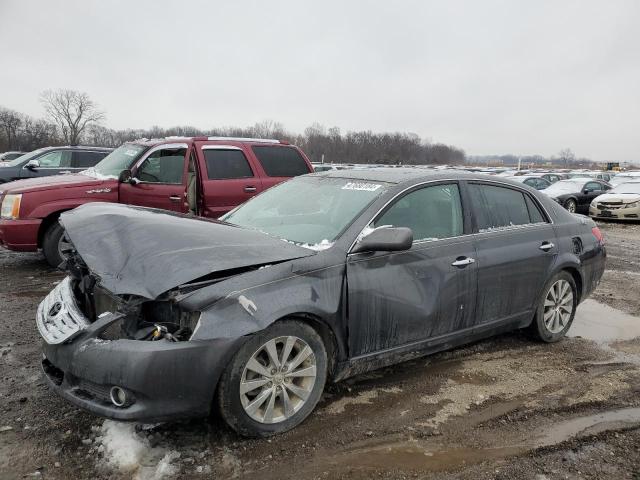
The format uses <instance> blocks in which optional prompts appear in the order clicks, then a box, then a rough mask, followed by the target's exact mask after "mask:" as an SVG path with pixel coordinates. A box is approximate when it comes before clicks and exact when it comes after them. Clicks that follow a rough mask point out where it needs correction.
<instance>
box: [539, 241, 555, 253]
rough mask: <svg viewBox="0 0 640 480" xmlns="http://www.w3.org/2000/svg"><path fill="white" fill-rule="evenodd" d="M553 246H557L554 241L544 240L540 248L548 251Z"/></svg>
mask: <svg viewBox="0 0 640 480" xmlns="http://www.w3.org/2000/svg"><path fill="white" fill-rule="evenodd" d="M553 247H555V245H554V244H553V243H551V242H542V245H540V246H539V247H538V248H539V249H540V250H542V251H543V252H548V251H549V250H551V249H552V248H553Z"/></svg>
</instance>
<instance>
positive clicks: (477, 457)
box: [0, 223, 640, 480]
mask: <svg viewBox="0 0 640 480" xmlns="http://www.w3.org/2000/svg"><path fill="white" fill-rule="evenodd" d="M601 229H602V230H603V232H604V233H605V236H606V239H607V242H608V252H609V258H608V269H607V271H606V273H605V275H604V277H603V281H602V283H601V285H600V287H599V289H598V291H597V292H596V293H595V294H594V295H593V297H592V298H593V300H589V301H587V302H586V303H585V304H583V305H581V307H580V308H579V310H578V315H577V317H576V321H575V324H574V327H573V328H572V330H574V329H575V331H574V335H580V336H577V337H573V338H567V339H565V340H564V341H562V342H560V343H558V344H554V345H542V344H539V343H534V342H532V341H530V340H529V339H528V338H527V337H526V336H525V335H523V334H522V333H520V332H516V333H513V334H509V335H503V336H500V337H497V338H494V339H491V340H488V341H484V342H479V343H476V344H473V345H470V346H467V347H464V348H459V349H456V350H453V351H450V352H444V353H442V354H438V355H434V356H431V357H427V358H423V359H419V360H414V361H411V362H407V363H403V364H400V365H396V366H394V367H392V368H387V369H383V370H380V371H376V372H373V373H370V374H367V375H362V376H359V377H356V378H353V379H349V380H348V381H345V382H342V383H340V384H337V385H331V386H329V387H328V388H327V391H326V394H325V395H324V397H323V399H322V401H321V403H320V405H319V407H318V408H317V409H316V411H315V412H314V413H313V414H312V415H311V416H310V417H309V419H308V420H307V421H306V422H305V423H304V424H303V425H301V426H300V427H298V428H297V429H295V430H294V431H291V432H288V433H285V434H283V435H281V436H278V437H274V438H271V439H269V440H245V439H242V438H239V437H238V436H237V435H235V434H234V433H233V432H231V431H229V429H227V428H226V427H225V426H224V425H223V424H222V422H221V421H220V420H219V419H218V418H212V419H204V420H194V421H189V422H180V423H169V424H161V425H140V424H121V423H115V422H111V421H104V420H102V419H100V418H97V417H94V416H92V415H90V414H87V413H84V412H82V411H79V410H77V409H76V408H74V407H72V406H70V405H68V404H67V403H66V402H64V401H63V400H61V399H59V398H57V397H56V396H55V395H54V394H52V393H51V392H49V391H48V389H47V388H46V386H45V385H44V382H43V380H42V378H41V374H40V370H39V358H40V353H39V337H38V334H37V330H36V327H35V324H34V320H33V319H34V315H35V311H36V307H37V304H38V302H39V301H40V299H41V298H42V297H43V296H44V295H45V294H46V293H47V292H48V291H49V290H50V289H51V288H52V286H53V285H54V283H55V282H57V281H59V280H60V279H61V278H62V276H61V274H60V273H59V272H56V271H53V270H51V269H49V268H48V267H47V266H46V264H45V263H44V261H43V260H42V259H41V257H40V256H39V255H37V254H16V253H12V252H7V251H4V250H0V268H1V272H2V275H0V365H1V369H0V372H1V373H0V378H1V379H2V380H1V382H0V403H1V405H2V406H3V408H2V409H1V410H0V478H2V479H13V478H24V477H40V478H59V479H66V478H113V479H128V478H138V479H161V478H211V477H216V478H232V477H233V478H253V477H256V476H259V477H260V478H262V479H269V478H278V479H285V478H294V477H295V478H297V479H300V478H322V479H324V478H349V479H352V478H356V479H360V478H362V479H365V478H366V479H369V478H427V479H430V478H444V479H453V478H456V479H474V480H475V479H484V478H487V479H489V478H496V479H536V480H544V479H560V478H562V479H578V478H607V479H613V478H616V479H618V478H632V479H638V478H640V428H639V427H640V396H639V395H638V393H640V338H633V337H634V335H635V332H638V335H640V318H635V317H632V316H630V315H635V316H640V268H639V267H640V225H620V224H614V223H606V224H605V223H603V224H601ZM596 302H600V303H596ZM601 303H604V304H607V305H608V306H610V307H613V308H615V309H618V310H620V311H621V312H614V311H613V310H610V309H607V308H606V307H603V306H602V305H601ZM602 312H605V313H602ZM622 312H626V314H623V313H622ZM629 314H630V315H629ZM636 320H637V324H636V323H635V322H636ZM607 321H609V322H617V321H621V322H622V321H624V322H625V323H624V325H625V328H624V329H621V330H620V331H621V332H622V333H621V335H622V336H621V337H619V338H608V339H607V340H603V338H604V337H603V336H600V335H598V325H599V323H598V322H601V323H602V324H606V323H607ZM581 322H583V323H584V324H585V325H586V324H588V323H590V324H592V325H593V324H595V329H594V328H593V326H592V327H591V328H589V329H581V327H580V326H581ZM636 327H637V328H636ZM580 337H583V338H580ZM590 338H591V339H590Z"/></svg>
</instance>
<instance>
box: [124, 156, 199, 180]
mask: <svg viewBox="0 0 640 480" xmlns="http://www.w3.org/2000/svg"><path fill="white" fill-rule="evenodd" d="M186 153H187V149H186V148H172V149H163V150H156V151H155V152H153V153H152V154H151V155H149V156H148V157H147V158H146V159H145V161H144V162H142V165H140V167H139V168H138V172H137V173H136V177H137V178H138V179H139V180H141V181H143V182H149V183H173V184H176V183H178V184H179V183H182V177H183V175H184V157H185V154H186Z"/></svg>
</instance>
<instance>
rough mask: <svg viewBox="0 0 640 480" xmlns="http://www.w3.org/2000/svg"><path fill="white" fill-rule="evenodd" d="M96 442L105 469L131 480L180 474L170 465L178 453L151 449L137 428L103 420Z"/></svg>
mask: <svg viewBox="0 0 640 480" xmlns="http://www.w3.org/2000/svg"><path fill="white" fill-rule="evenodd" d="M100 435H101V436H99V437H98V438H97V439H96V441H98V442H100V443H101V446H102V447H103V452H104V457H103V462H104V464H105V466H106V467H108V468H110V469H113V470H117V471H119V472H122V473H128V474H131V478H133V479H134V480H161V479H164V478H170V477H174V476H175V475H177V474H178V473H179V468H178V466H177V465H175V464H173V462H174V461H175V460H177V459H178V458H180V453H179V452H177V451H175V450H167V449H165V448H161V447H152V446H151V445H150V443H149V440H148V439H147V437H146V436H145V434H144V429H143V430H142V433H140V432H138V428H137V425H136V424H133V423H122V422H114V421H112V420H105V421H104V423H103V424H102V427H101V428H100Z"/></svg>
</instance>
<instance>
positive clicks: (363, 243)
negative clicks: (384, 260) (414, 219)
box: [351, 227, 413, 253]
mask: <svg viewBox="0 0 640 480" xmlns="http://www.w3.org/2000/svg"><path fill="white" fill-rule="evenodd" d="M412 244H413V232H412V231H411V229H410V228H407V227H383V228H377V229H375V230H374V231H373V232H371V233H370V234H369V235H367V236H366V237H363V238H361V239H360V241H359V242H358V243H356V245H355V246H354V247H353V250H351V253H358V252H399V251H403V250H409V249H410V248H411V245H412Z"/></svg>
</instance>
